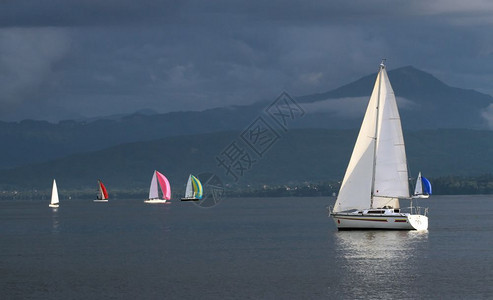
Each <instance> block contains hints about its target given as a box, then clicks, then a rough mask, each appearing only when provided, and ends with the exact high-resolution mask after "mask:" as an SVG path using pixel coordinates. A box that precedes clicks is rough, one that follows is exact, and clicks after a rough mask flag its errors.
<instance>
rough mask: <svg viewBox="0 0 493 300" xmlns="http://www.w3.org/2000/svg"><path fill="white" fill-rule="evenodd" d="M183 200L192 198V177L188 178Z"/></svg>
mask: <svg viewBox="0 0 493 300" xmlns="http://www.w3.org/2000/svg"><path fill="white" fill-rule="evenodd" d="M185 198H193V186H192V175H190V176H188V181H187V188H186V189H185Z"/></svg>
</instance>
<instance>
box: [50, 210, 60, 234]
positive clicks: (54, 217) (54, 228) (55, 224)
mask: <svg viewBox="0 0 493 300" xmlns="http://www.w3.org/2000/svg"><path fill="white" fill-rule="evenodd" d="M57 211H58V208H53V212H52V214H51V233H56V234H58V233H60V228H59V226H60V221H59V220H58V213H57Z"/></svg>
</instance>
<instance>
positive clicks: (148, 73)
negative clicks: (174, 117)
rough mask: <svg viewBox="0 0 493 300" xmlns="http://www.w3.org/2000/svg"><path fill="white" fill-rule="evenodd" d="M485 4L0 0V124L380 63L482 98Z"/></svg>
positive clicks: (220, 99)
mask: <svg viewBox="0 0 493 300" xmlns="http://www.w3.org/2000/svg"><path fill="white" fill-rule="evenodd" d="M492 11H493V9H492V5H490V4H489V2H486V1H472V2H471V1H469V2H468V3H467V5H465V4H462V2H460V1H433V3H429V2H428V1H367V0H364V1H363V0H360V1H313V0H309V1H229V0H224V1H151V0H144V1H133V0H132V1H130V0H118V1H117V0H114V1H99V0H98V1H96V0H94V1H64V0H56V1H3V2H1V4H0V79H2V80H0V89H2V91H3V96H1V97H0V101H1V103H2V106H3V107H4V109H3V110H2V112H1V113H0V119H3V120H7V119H11V120H14V119H18V118H23V117H31V118H41V119H51V120H55V119H59V118H69V117H74V116H77V115H85V116H95V115H104V114H111V113H122V112H132V111H134V110H137V109H141V108H153V109H155V110H156V111H160V112H166V111H173V110H185V109H205V108H209V107H215V106H223V105H231V104H242V103H244V104H246V103H251V102H255V101H258V100H265V99H266V100H269V99H273V98H275V97H276V96H277V94H278V93H279V92H280V91H282V90H286V91H288V92H290V93H292V94H294V95H302V94H310V93H315V92H323V91H326V90H329V89H331V88H335V87H338V86H339V85H341V84H345V83H348V82H349V81H351V80H354V79H357V78H359V77H361V76H364V75H366V74H368V73H370V72H375V71H376V68H377V67H378V63H379V60H380V58H382V57H387V58H389V60H388V64H389V67H390V68H396V67H399V66H403V65H414V66H416V67H418V68H421V69H424V70H426V71H429V72H432V73H433V74H435V75H436V76H438V77H439V78H440V79H443V80H445V81H446V82H447V83H449V84H452V85H457V86H460V87H466V88H476V89H479V90H482V91H486V92H492V90H493V89H491V87H490V85H489V83H490V82H491V80H492V79H493V78H492V73H493V69H492V68H493V67H492V64H491V59H492V53H493V39H492V38H491V37H490V36H491V34H490V32H491V25H492V24H491V20H490V19H489V18H487V16H488V14H491V12H492ZM488 62H489V63H488ZM487 83H488V84H487ZM30 107H36V110H35V111H30V110H29V108H30ZM95 107H97V108H98V109H95Z"/></svg>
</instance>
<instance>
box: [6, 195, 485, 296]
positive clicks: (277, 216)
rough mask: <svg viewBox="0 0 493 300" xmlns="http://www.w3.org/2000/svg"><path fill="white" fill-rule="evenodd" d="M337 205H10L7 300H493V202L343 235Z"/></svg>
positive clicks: (470, 200)
mask: <svg viewBox="0 0 493 300" xmlns="http://www.w3.org/2000/svg"><path fill="white" fill-rule="evenodd" d="M333 203H334V199H333V198H268V199H262V198H249V199H224V200H223V201H222V202H221V203H220V204H219V205H217V206H215V207H212V208H207V209H204V208H200V207H198V206H196V205H195V204H193V203H188V202H180V201H176V200H175V201H172V202H171V203H169V204H165V205H149V204H144V203H143V202H142V201H141V200H113V201H111V200H110V202H109V203H106V204H104V203H93V202H92V201H91V200H64V199H61V206H60V208H58V209H57V210H56V211H54V210H53V209H50V208H48V203H47V202H46V201H45V202H41V201H3V202H1V205H2V208H1V210H0V276H1V277H0V278H1V281H0V295H1V296H0V297H1V299H48V298H49V299H165V298H166V299H430V298H436V299H481V298H493V269H492V266H493V196H433V197H432V198H431V199H429V200H426V201H424V200H423V201H421V202H420V204H422V205H423V204H426V205H427V206H429V207H430V213H429V217H430V221H429V231H428V232H425V233H419V232H414V231H387V232H386V231H349V232H347V231H342V232H338V231H337V230H336V228H335V226H334V224H333V222H332V219H330V218H329V217H328V216H327V213H326V209H325V207H326V206H328V205H332V204H333Z"/></svg>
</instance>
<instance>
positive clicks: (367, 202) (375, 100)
mask: <svg viewBox="0 0 493 300" xmlns="http://www.w3.org/2000/svg"><path fill="white" fill-rule="evenodd" d="M399 197H401V198H403V197H406V198H408V197H409V184H408V172H407V163H406V151H405V146H404V138H403V135H402V128H401V122H400V117H399V112H398V110H397V103H396V99H395V95H394V91H393V90H392V86H391V85H390V81H389V78H388V76H387V72H386V70H385V66H384V65H383V64H382V65H381V68H380V72H379V73H378V76H377V80H376V82H375V86H374V88H373V92H372V95H371V97H370V101H369V103H368V107H367V110H366V113H365V116H364V118H363V123H362V125H361V129H360V132H359V134H358V138H357V139H356V144H355V146H354V150H353V153H352V155H351V159H350V161H349V165H348V168H347V170H346V174H345V175H344V179H343V181H342V184H341V188H340V191H339V196H338V197H337V201H336V203H335V207H334V209H333V212H340V211H346V210H351V209H366V208H372V207H375V208H376V207H383V206H390V207H394V208H398V207H399V199H398V198H399Z"/></svg>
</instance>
